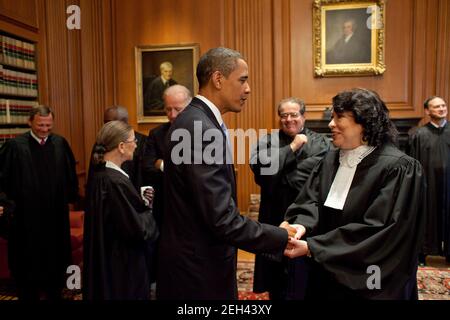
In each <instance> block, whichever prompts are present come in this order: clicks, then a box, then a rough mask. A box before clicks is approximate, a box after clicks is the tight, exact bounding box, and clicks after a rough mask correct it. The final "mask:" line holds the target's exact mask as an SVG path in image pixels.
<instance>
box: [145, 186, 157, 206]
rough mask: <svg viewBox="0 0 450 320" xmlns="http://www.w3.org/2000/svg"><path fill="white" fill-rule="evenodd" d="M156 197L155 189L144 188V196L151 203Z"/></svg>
mask: <svg viewBox="0 0 450 320" xmlns="http://www.w3.org/2000/svg"><path fill="white" fill-rule="evenodd" d="M154 197H155V190H153V189H150V188H147V189H145V190H144V198H145V199H147V201H148V202H149V203H150V204H151V203H153V198H154Z"/></svg>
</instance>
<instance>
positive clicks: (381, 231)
mask: <svg viewBox="0 0 450 320" xmlns="http://www.w3.org/2000/svg"><path fill="white" fill-rule="evenodd" d="M380 179H382V184H381V187H380V189H379V190H374V198H373V201H372V203H371V204H370V205H369V207H368V209H367V211H366V212H365V213H364V214H363V215H362V219H360V220H359V221H353V222H350V223H348V224H346V225H343V226H341V227H338V228H336V229H334V230H331V231H329V232H327V233H324V234H320V235H312V236H310V237H309V238H307V242H308V247H309V249H310V251H311V253H312V256H313V258H314V260H315V261H316V262H318V263H319V264H320V265H321V266H322V267H323V268H324V269H325V270H327V271H328V272H330V273H331V274H332V275H333V276H334V278H335V279H336V281H338V282H339V283H341V284H343V285H344V286H346V287H348V288H350V289H353V290H358V291H360V293H361V295H362V296H364V297H367V298H369V297H372V298H374V297H375V298H388V297H389V294H392V292H395V291H396V290H402V289H403V287H404V285H405V283H406V282H407V280H408V279H409V277H410V276H411V274H412V272H413V268H415V267H417V265H416V261H415V259H416V258H417V254H418V251H419V248H420V245H421V239H422V237H423V224H424V218H425V209H424V206H423V204H424V199H423V195H425V184H424V179H423V172H422V167H421V165H420V164H419V163H418V162H417V161H415V160H413V159H411V158H401V159H400V160H399V161H398V162H397V163H396V165H395V166H393V167H392V168H391V169H389V170H388V172H387V174H386V175H385V176H384V177H380ZM347 201H357V199H347ZM297 220H299V221H298V222H300V223H301V222H302V220H303V218H302V217H301V216H300V217H299V219H297ZM411 257H412V258H411ZM412 259H413V260H412ZM373 265H375V266H377V267H379V268H380V269H379V270H380V272H381V274H380V276H381V287H382V288H383V290H369V289H368V286H367V280H368V277H369V276H370V274H368V271H367V270H368V267H369V266H373Z"/></svg>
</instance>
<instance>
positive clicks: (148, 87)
mask: <svg viewBox="0 0 450 320" xmlns="http://www.w3.org/2000/svg"><path fill="white" fill-rule="evenodd" d="M198 59H199V45H198V44H197V43H190V44H168V45H163V46H136V47H135V61H136V91H137V118H138V119H137V122H138V123H163V122H167V121H168V119H167V117H166V115H165V112H164V107H163V102H162V92H163V91H164V90H165V88H167V87H168V86H171V85H173V84H181V85H184V86H185V87H187V88H188V89H189V90H190V91H191V93H192V94H193V95H196V94H197V92H198V83H197V80H196V78H195V69H196V67H197V63H198Z"/></svg>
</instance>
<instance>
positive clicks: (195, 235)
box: [156, 48, 297, 300]
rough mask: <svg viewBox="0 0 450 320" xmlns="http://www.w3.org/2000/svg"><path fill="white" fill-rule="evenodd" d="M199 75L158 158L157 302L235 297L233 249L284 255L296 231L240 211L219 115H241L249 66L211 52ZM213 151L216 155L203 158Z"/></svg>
mask: <svg viewBox="0 0 450 320" xmlns="http://www.w3.org/2000/svg"><path fill="white" fill-rule="evenodd" d="M197 79H198V82H199V95H197V96H196V97H195V98H194V99H192V101H191V103H190V104H189V106H188V107H187V108H186V109H185V110H184V111H183V112H182V113H181V114H179V115H178V117H177V119H176V121H174V123H173V124H172V125H171V126H170V129H169V132H168V140H169V146H168V150H167V152H166V153H165V155H164V186H165V192H166V194H165V196H166V200H167V201H166V202H165V205H166V207H165V211H164V217H163V219H164V220H163V223H162V229H161V237H160V240H159V244H160V246H159V249H158V250H159V251H158V253H159V256H158V270H157V281H156V284H157V286H156V288H157V290H156V294H157V298H158V299H172V300H173V299H180V300H204V299H213V300H230V299H237V283H236V255H237V248H236V247H239V248H242V249H244V250H247V251H251V252H255V253H259V252H267V253H270V254H279V255H282V253H283V250H284V249H285V248H286V245H287V241H288V236H289V235H291V236H295V235H296V232H297V230H296V229H295V228H294V227H293V228H289V227H288V228H279V227H275V226H271V225H267V224H260V223H258V222H256V221H253V220H250V219H248V218H247V217H244V216H241V215H240V214H239V209H238V207H237V195H236V180H235V173H234V166H233V164H232V163H230V162H228V161H227V160H228V159H227V157H226V155H227V153H228V150H229V144H228V143H229V141H228V139H229V138H228V137H229V135H228V132H227V129H226V126H225V123H224V122H223V119H222V114H224V113H226V112H240V111H241V110H242V108H243V107H244V104H245V101H246V100H247V98H248V95H249V94H250V86H249V84H248V66H247V63H246V62H245V60H244V59H243V57H242V55H241V54H240V53H239V52H237V51H234V50H232V49H228V48H214V49H211V50H209V51H208V52H206V53H205V54H204V55H203V56H202V57H201V58H200V61H199V63H198V66H197ZM180 135H181V136H182V137H183V138H184V139H183V140H182V142H180V139H179V137H180ZM205 135H206V136H208V137H209V138H207V137H205ZM202 137H205V140H203V139H202ZM211 137H212V140H211ZM179 144H180V145H182V146H185V145H187V146H188V147H187V149H183V151H182V153H183V155H182V156H181V158H182V162H181V163H180V162H179V160H180V157H179V156H180V154H177V150H178V149H179ZM212 149H214V150H215V152H214V154H215V156H214V159H211V158H210V157H209V156H208V155H207V154H210V155H211V153H210V150H212ZM199 157H200V158H201V159H200V160H201V161H198V160H199V159H198V158H199ZM211 160H212V161H211ZM288 229H289V233H288Z"/></svg>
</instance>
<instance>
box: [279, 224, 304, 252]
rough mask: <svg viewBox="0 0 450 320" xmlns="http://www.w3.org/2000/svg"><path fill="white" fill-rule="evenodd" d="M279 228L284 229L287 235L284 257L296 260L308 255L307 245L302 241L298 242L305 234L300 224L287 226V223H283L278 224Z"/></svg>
mask: <svg viewBox="0 0 450 320" xmlns="http://www.w3.org/2000/svg"><path fill="white" fill-rule="evenodd" d="M280 228H284V229H286V230H287V232H288V234H289V240H288V244H287V246H286V249H285V250H284V255H285V256H287V257H289V258H296V257H301V256H305V255H307V254H308V251H309V249H308V243H307V242H306V241H304V240H300V239H301V238H302V237H303V236H304V235H305V232H306V229H305V227H304V226H302V225H301V224H289V223H288V222H287V221H283V222H282V223H281V224H280Z"/></svg>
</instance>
